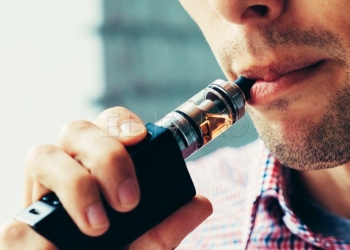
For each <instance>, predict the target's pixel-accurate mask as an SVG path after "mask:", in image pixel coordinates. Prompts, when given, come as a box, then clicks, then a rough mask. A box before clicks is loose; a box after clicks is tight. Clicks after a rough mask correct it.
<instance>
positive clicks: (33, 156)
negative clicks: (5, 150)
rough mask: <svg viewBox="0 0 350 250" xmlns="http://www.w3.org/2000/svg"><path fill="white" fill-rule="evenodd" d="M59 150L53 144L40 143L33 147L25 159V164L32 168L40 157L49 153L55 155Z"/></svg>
mask: <svg viewBox="0 0 350 250" xmlns="http://www.w3.org/2000/svg"><path fill="white" fill-rule="evenodd" d="M56 152H57V147H55V146H54V145H51V144H45V145H40V146H37V147H35V148H32V149H31V150H30V151H29V152H28V154H27V156H26V159H25V162H26V164H25V166H26V167H29V168H32V167H33V166H35V165H36V164H33V163H35V162H36V161H37V160H38V159H39V158H41V157H42V156H43V155H45V156H48V155H53V154H55V153H56Z"/></svg>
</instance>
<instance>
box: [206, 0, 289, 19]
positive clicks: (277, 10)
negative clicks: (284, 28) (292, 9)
mask: <svg viewBox="0 0 350 250" xmlns="http://www.w3.org/2000/svg"><path fill="white" fill-rule="evenodd" d="M209 1H210V4H211V6H212V8H213V9H214V10H215V11H216V12H217V13H218V14H219V15H220V16H221V17H222V18H223V19H225V20H226V21H228V22H230V23H235V24H241V25H258V24H260V25H263V24H267V23H269V22H271V21H273V20H275V19H277V18H278V17H279V16H280V15H281V14H282V13H283V10H284V8H285V5H286V3H285V2H286V0H209Z"/></svg>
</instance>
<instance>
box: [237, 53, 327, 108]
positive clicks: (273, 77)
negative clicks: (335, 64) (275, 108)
mask: <svg viewBox="0 0 350 250" xmlns="http://www.w3.org/2000/svg"><path fill="white" fill-rule="evenodd" d="M325 62H326V59H319V60H312V61H302V62H299V63H294V64H291V65H284V66H281V65H280V66H279V67H272V66H271V67H255V68H250V69H249V71H248V70H247V71H243V72H242V73H241V74H242V75H243V76H245V77H247V78H249V79H256V80H257V81H256V83H255V84H254V85H253V87H252V89H251V91H250V96H251V97H250V99H249V100H248V103H250V104H252V105H253V104H255V105H259V104H264V103H268V102H270V101H272V100H273V99H275V98H278V97H279V95H280V93H281V94H282V93H283V92H285V91H287V90H288V89H290V88H291V87H292V86H294V85H296V84H298V83H301V82H303V80H305V79H306V78H308V77H310V76H312V75H313V74H314V73H315V72H316V71H318V70H319V69H320V68H321V67H322V65H324V64H325Z"/></svg>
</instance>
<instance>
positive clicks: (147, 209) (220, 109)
mask: <svg viewBox="0 0 350 250" xmlns="http://www.w3.org/2000/svg"><path fill="white" fill-rule="evenodd" d="M253 84H254V80H249V79H246V78H244V77H240V78H239V79H237V80H236V81H235V82H234V83H232V82H228V81H223V80H216V81H214V82H213V83H211V84H210V85H209V86H208V87H206V88H205V89H203V90H202V91H200V92H199V93H198V94H196V95H195V96H193V97H192V98H191V99H190V100H188V101H187V102H185V103H184V104H182V105H181V106H179V107H178V108H177V109H175V110H174V111H173V112H171V113H170V114H168V115H166V116H165V117H164V118H162V119H161V120H159V121H157V122H156V123H155V124H151V123H148V124H146V127H147V129H148V134H147V136H146V138H145V139H144V140H143V141H142V142H141V143H139V144H137V145H136V146H132V147H129V148H128V152H129V154H130V156H131V157H132V160H133V162H134V165H135V170H136V175H137V179H138V182H139V186H140V190H141V199H140V203H139V204H138V206H137V207H136V208H135V209H133V210H132V211H130V212H127V213H120V212H117V211H115V210H114V209H113V208H111V207H110V206H109V204H108V203H107V202H106V201H105V200H104V199H103V204H104V207H105V210H106V212H107V215H108V218H109V220H110V228H109V229H108V231H107V232H106V233H105V234H103V235H102V236H99V237H90V236H87V235H85V234H83V233H81V232H80V230H79V229H78V227H77V226H76V225H75V224H74V222H73V220H72V219H71V218H70V217H69V215H68V214H67V212H66V211H65V210H64V207H63V206H62V204H61V203H60V201H59V199H58V197H57V196H56V195H55V194H54V193H50V194H48V195H45V196H44V197H42V198H41V199H40V200H39V201H37V202H34V203H33V204H32V205H30V206H29V207H27V208H26V209H25V210H23V211H22V212H20V213H19V214H17V216H16V217H15V218H16V219H18V220H20V221H23V222H25V223H27V224H28V225H30V226H31V227H32V228H33V229H34V230H35V231H37V232H38V233H39V234H41V235H42V236H44V237H45V238H47V239H48V240H50V241H51V242H52V243H54V244H55V245H56V246H57V247H58V248H59V249H61V250H73V249H74V250H77V249H84V250H92V249H99V250H101V249H123V248H124V247H125V246H127V245H129V244H130V243H131V242H133V241H134V240H135V239H137V238H138V237H140V236H141V235H142V234H143V233H145V232H147V231H148V230H149V229H151V228H152V227H154V226H155V225H156V224H158V223H159V222H161V221H162V220H164V219H165V218H166V217H168V216H169V215H170V214H171V213H173V212H174V211H175V210H177V209H178V208H179V207H181V206H182V205H184V204H185V203H187V202H188V201H189V200H191V199H192V198H193V196H195V194H196V191H195V188H194V186H193V183H192V180H191V177H190V175H189V173H188V171H187V168H186V164H185V162H184V159H186V158H187V157H188V156H190V155H191V154H193V153H194V152H196V151H197V150H198V149H200V148H201V147H203V146H204V145H206V144H207V143H209V142H210V141H211V140H213V139H214V138H215V137H217V136H218V135H220V134H221V133H223V132H224V131H225V130H226V129H228V128H229V127H230V126H231V125H232V124H234V123H235V122H236V121H238V120H239V119H240V118H241V117H243V115H244V111H245V109H244V104H245V100H246V99H248V98H249V91H250V88H251V87H252V85H253Z"/></svg>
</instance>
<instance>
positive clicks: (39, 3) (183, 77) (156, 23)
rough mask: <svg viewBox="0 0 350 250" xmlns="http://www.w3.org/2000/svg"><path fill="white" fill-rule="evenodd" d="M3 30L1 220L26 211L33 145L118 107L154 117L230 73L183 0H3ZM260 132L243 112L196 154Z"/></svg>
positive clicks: (0, 30) (0, 12)
mask: <svg viewBox="0 0 350 250" xmlns="http://www.w3.org/2000/svg"><path fill="white" fill-rule="evenodd" d="M0 37H1V39H0V102H1V105H0V114H1V125H0V128H1V136H0V160H1V165H0V224H1V223H3V222H4V221H5V220H8V219H10V218H12V217H13V215H15V214H16V213H17V212H18V211H20V209H21V200H22V189H23V184H22V183H23V175H22V173H23V162H24V159H25V156H26V154H27V152H28V151H29V150H30V149H31V148H33V147H34V146H36V145H40V144H46V143H51V144H55V142H56V136H57V134H58V132H59V130H60V128H61V126H62V125H63V124H65V123H66V122H69V121H72V120H77V119H84V120H90V121H91V120H93V119H94V118H95V117H96V116H97V115H98V114H99V112H101V111H102V110H103V109H105V108H107V107H112V106H116V105H121V106H125V107H127V108H129V109H131V110H133V111H134V112H135V113H137V114H139V116H140V117H141V118H142V119H143V120H144V121H145V122H155V121H157V120H159V119H160V118H161V117H162V116H164V115H166V114H167V113H169V112H170V111H171V110H173V109H174V108H176V107H177V106H178V105H180V104H181V103H183V102H184V101H186V100H187V99H188V98H190V97H191V96H193V95H194V94H195V93H197V92H198V91H199V90H201V89H202V88H204V87H205V86H206V85H208V84H209V83H210V82H211V81H213V80H215V79H218V78H221V79H224V76H223V74H222V72H221V71H220V69H219V67H218V65H217V63H216V61H215V59H214V57H213V55H212V53H211V51H210V49H209V47H208V45H207V43H206V41H205V39H204V37H203V35H202V34H201V32H200V31H199V29H198V27H197V26H196V25H195V23H194V22H193V21H192V20H191V19H190V18H189V17H188V16H187V14H186V13H185V11H184V10H183V9H182V7H181V6H180V4H179V3H178V1H174V0H152V1H144V0H143V1H141V0H133V1H129V0H104V1H102V0H75V1H68V0H61V1H46V0H30V1H18V0H2V3H1V8H0ZM255 138H256V131H255V129H254V127H253V126H252V124H251V122H250V120H249V118H248V117H247V118H244V119H242V120H241V121H240V122H238V123H237V124H236V125H235V126H234V127H233V128H231V129H229V131H227V132H225V133H224V134H223V135H221V136H220V137H219V138H217V139H216V141H214V142H212V143H210V144H209V145H208V146H206V148H204V149H201V150H200V151H199V152H198V153H197V154H196V155H195V156H193V157H191V158H190V160H192V159H195V158H198V157H200V156H202V155H205V154H208V153H209V152H211V151H214V150H215V149H217V148H218V147H220V146H227V145H229V146H235V147H237V146H241V145H244V144H245V143H247V142H250V141H252V140H254V139H255ZM213 171H215V170H213Z"/></svg>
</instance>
